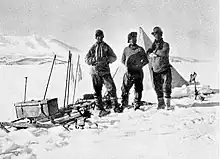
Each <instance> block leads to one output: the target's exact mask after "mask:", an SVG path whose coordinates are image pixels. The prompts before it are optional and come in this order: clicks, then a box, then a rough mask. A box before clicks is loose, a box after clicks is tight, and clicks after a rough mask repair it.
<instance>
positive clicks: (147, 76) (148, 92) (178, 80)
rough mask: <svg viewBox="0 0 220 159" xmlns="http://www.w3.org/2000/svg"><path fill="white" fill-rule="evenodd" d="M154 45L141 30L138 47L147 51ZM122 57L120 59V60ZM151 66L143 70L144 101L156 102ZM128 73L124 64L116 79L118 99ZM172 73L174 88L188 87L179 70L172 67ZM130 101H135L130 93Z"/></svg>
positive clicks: (120, 67)
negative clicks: (125, 74)
mask: <svg viewBox="0 0 220 159" xmlns="http://www.w3.org/2000/svg"><path fill="white" fill-rule="evenodd" d="M151 44H152V41H151V40H150V38H149V37H148V36H147V34H146V33H145V32H144V30H143V29H142V28H139V37H138V45H140V46H142V47H143V48H144V49H145V50H147V49H148V48H149V47H150V46H151ZM120 58H121V57H119V60H120ZM149 65H150V64H148V65H146V66H145V67H144V68H143V71H144V80H143V85H144V90H143V95H142V96H143V97H142V100H146V101H149V100H152V98H154V100H155V99H156V94H155V92H154V90H153V83H152V72H151V71H150V69H149ZM114 71H115V70H113V71H112V75H113V74H114ZM125 71H126V68H125V66H123V65H122V64H121V65H120V66H119V69H118V72H117V74H116V76H115V77H114V81H115V83H116V88H117V95H118V97H120V96H121V85H122V81H123V75H124V73H125ZM171 71H172V79H173V81H172V88H175V87H181V86H183V85H188V82H187V81H186V80H185V79H184V78H183V77H182V76H181V75H180V74H179V73H178V72H177V70H176V69H175V68H174V67H173V66H172V67H171ZM130 94H131V95H130V100H133V93H132V91H130Z"/></svg>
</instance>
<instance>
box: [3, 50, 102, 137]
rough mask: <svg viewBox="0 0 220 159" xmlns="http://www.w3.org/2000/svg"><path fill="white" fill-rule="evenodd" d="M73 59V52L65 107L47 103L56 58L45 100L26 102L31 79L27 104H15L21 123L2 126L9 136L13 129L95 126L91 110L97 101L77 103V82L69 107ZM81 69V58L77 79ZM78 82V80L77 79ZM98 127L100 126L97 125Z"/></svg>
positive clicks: (49, 100)
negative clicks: (90, 119) (86, 124)
mask: <svg viewBox="0 0 220 159" xmlns="http://www.w3.org/2000/svg"><path fill="white" fill-rule="evenodd" d="M71 58H72V54H71V52H70V51H69V58H68V65H67V75H66V86H65V96H64V105H63V107H61V108H59V107H58V99H57V98H51V99H47V98H46V94H47V89H48V86H49V81H50V78H51V74H52V70H53V66H54V63H55V59H56V55H55V56H54V59H53V63H52V68H51V70H50V74H49V78H48V82H47V85H46V90H45V93H44V97H43V99H41V100H30V101H26V91H27V77H25V93H24V101H23V102H18V103H15V104H14V106H15V111H16V116H17V119H16V120H14V121H11V122H0V128H1V129H3V130H4V131H5V132H7V133H9V132H10V130H9V129H10V128H11V127H14V128H17V129H25V128H33V127H35V128H51V127H55V126H63V127H64V128H65V129H67V130H69V126H70V125H71V124H75V128H84V126H85V122H88V123H89V124H90V125H91V123H92V122H91V121H89V120H88V118H90V117H91V115H92V113H91V109H92V108H94V106H95V105H94V104H95V102H94V98H91V96H92V95H90V97H88V95H87V96H86V95H85V96H83V98H82V99H79V100H77V101H76V102H74V96H75V89H76V79H75V87H74V96H73V104H69V103H68V101H69V85H70V73H71V71H72V70H71V69H72V68H71ZM78 65H79V55H78V61H77V69H76V75H77V71H78ZM76 78H77V77H76ZM96 126H98V125H97V124H96Z"/></svg>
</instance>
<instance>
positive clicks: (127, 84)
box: [121, 70, 144, 105]
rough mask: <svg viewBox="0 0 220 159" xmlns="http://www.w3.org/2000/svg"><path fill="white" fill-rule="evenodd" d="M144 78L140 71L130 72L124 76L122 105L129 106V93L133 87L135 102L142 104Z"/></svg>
mask: <svg viewBox="0 0 220 159" xmlns="http://www.w3.org/2000/svg"><path fill="white" fill-rule="evenodd" d="M143 78H144V74H143V71H142V70H141V71H138V72H129V71H127V72H126V73H125V74H124V77H123V83H122V87H121V91H122V105H123V104H124V105H127V103H128V96H129V91H130V89H131V87H132V86H133V85H134V89H135V99H134V102H140V101H141V98H142V91H143ZM123 102H125V103H123Z"/></svg>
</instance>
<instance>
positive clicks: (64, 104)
mask: <svg viewBox="0 0 220 159" xmlns="http://www.w3.org/2000/svg"><path fill="white" fill-rule="evenodd" d="M69 63H70V51H69V56H68V62H67V72H66V86H65V94H64V103H63V106H64V108H65V107H66V95H67V87H68V76H69V75H68V73H69V67H70V66H69Z"/></svg>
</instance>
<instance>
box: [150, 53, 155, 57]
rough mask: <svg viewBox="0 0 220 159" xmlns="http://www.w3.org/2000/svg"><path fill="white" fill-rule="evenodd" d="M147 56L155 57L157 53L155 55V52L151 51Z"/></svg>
mask: <svg viewBox="0 0 220 159" xmlns="http://www.w3.org/2000/svg"><path fill="white" fill-rule="evenodd" d="M149 57H151V58H153V57H157V55H156V54H155V53H151V54H150V55H149Z"/></svg>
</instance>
